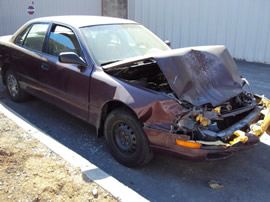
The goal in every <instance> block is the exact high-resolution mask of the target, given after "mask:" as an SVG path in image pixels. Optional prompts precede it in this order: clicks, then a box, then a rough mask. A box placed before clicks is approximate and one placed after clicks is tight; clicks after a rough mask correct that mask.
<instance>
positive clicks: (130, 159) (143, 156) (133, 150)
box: [104, 108, 153, 167]
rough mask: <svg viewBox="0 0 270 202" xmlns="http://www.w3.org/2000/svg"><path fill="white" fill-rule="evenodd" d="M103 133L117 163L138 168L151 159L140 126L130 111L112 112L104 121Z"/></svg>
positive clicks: (145, 138)
mask: <svg viewBox="0 0 270 202" xmlns="http://www.w3.org/2000/svg"><path fill="white" fill-rule="evenodd" d="M104 132H105V138H106V143H107V146H108V149H109V150H110V152H111V154H112V156H113V157H114V158H115V159H116V160H117V161H118V162H119V163H121V164H123V165H125V166H127V167H138V166H142V165H144V164H146V163H148V162H149V161H150V160H151V159H152V158H153V153H152V151H151V149H150V147H149V142H148V139H147V137H146V135H145V133H144V131H143V129H142V126H141V124H140V123H139V121H138V119H137V118H136V117H134V115H133V114H132V113H131V112H130V111H128V110H125V109H122V108H121V109H116V110H114V111H112V112H111V113H110V114H109V115H108V116H107V118H106V120H105V126H104Z"/></svg>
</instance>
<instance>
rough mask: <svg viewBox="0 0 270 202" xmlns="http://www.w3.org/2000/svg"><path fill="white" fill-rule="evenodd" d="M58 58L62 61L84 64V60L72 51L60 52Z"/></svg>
mask: <svg viewBox="0 0 270 202" xmlns="http://www.w3.org/2000/svg"><path fill="white" fill-rule="evenodd" d="M58 60H59V61H60V62H62V63H67V64H77V65H81V66H86V62H85V61H84V60H83V59H82V58H81V57H79V56H78V55H77V54H76V53H74V52H64V53H60V54H59V56H58Z"/></svg>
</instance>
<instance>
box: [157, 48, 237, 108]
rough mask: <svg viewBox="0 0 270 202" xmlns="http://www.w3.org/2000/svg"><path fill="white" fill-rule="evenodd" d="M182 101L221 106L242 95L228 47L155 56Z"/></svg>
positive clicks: (183, 49) (178, 51)
mask: <svg viewBox="0 0 270 202" xmlns="http://www.w3.org/2000/svg"><path fill="white" fill-rule="evenodd" d="M154 59H155V60H156V62H157V64H158V65H159V67H160V69H161V70H162V72H163V73H164V75H165V77H166V78H167V80H168V82H169V84H170V86H171V88H172V90H173V91H174V92H175V93H176V95H177V97H178V98H179V99H180V100H185V101H188V102H190V103H191V104H193V105H196V106H200V105H203V104H206V103H211V104H212V105H213V106H217V105H220V104H222V103H224V102H225V101H227V100H229V99H230V98H232V97H234V96H236V95H238V94H240V93H241V92H242V82H241V77H240V75H239V72H238V69H237V66H236V64H235V62H234V60H233V58H232V57H231V55H230V53H229V52H228V50H227V49H226V47H225V46H202V47H189V48H181V49H175V50H172V51H166V52H163V53H162V54H160V55H158V56H155V57H154Z"/></svg>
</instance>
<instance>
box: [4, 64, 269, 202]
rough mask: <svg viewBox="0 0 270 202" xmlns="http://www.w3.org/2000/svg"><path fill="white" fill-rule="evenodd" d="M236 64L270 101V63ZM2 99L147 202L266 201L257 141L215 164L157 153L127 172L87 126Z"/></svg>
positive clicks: (36, 103)
mask: <svg viewBox="0 0 270 202" xmlns="http://www.w3.org/2000/svg"><path fill="white" fill-rule="evenodd" d="M237 64H238V67H239V70H240V73H241V74H242V75H243V76H244V77H246V78H247V79H248V80H249V82H250V84H251V86H252V88H253V91H254V92H255V93H257V94H264V95H265V96H266V97H269V98H270V80H269V75H270V65H264V64H256V63H247V62H242V61H238V62H237ZM0 83H1V82H0ZM0 85H2V83H1V84H0ZM0 88H1V86H0ZM0 99H1V101H2V102H3V103H5V104H6V105H7V106H9V107H10V108H12V109H13V110H14V111H16V112H17V113H19V114H20V115H21V116H23V117H24V118H25V119H27V120H28V121H29V122H31V123H32V124H34V125H36V126H37V127H38V128H40V129H41V130H43V131H44V132H45V133H47V134H48V135H50V136H51V137H52V138H54V139H55V140H57V141H59V142H60V143H61V144H63V145H65V146H66V147H68V148H70V149H71V150H73V151H74V152H76V153H78V154H79V155H81V156H83V157H84V158H86V159H87V160H89V161H90V162H92V163H93V164H95V165H97V166H98V167H100V168H101V169H102V170H104V171H105V172H107V173H108V174H110V175H112V176H113V177H115V178H116V179H118V180H119V181H121V182H122V183H124V184H125V185H127V186H128V187H130V188H132V189H133V190H135V191H136V192H138V193H139V194H141V195H142V196H143V197H145V198H146V199H148V200H150V201H226V202H227V201H267V200H269V198H270V192H269V187H270V180H269V179H270V163H269V156H270V146H269V145H270V144H269V145H268V144H265V143H259V144H258V145H257V146H256V147H254V148H253V149H250V150H247V151H242V152H239V153H236V154H235V155H233V156H232V157H230V158H229V159H226V160H219V161H207V162H193V161H187V160H182V159H179V158H176V157H171V156H168V155H163V154H157V155H156V156H155V158H154V159H153V160H152V161H151V162H150V163H149V164H147V165H146V166H144V167H143V168H138V169H130V168H126V167H124V166H122V165H120V164H119V163H117V162H116V161H115V160H114V159H113V157H112V156H111V155H110V153H109V151H108V149H107V148H106V144H105V139H104V137H101V138H97V137H96V131H95V128H94V127H92V126H90V125H89V124H87V123H85V122H83V121H81V120H79V119H77V118H75V117H73V116H72V115H69V114H68V113H66V112H64V111H62V110H60V109H58V108H57V107H55V106H53V105H51V104H48V103H46V102H44V101H41V100H39V99H37V98H33V99H31V100H30V101H28V102H25V103H21V104H18V103H14V102H12V101H11V100H10V99H8V98H0ZM210 180H216V181H219V182H220V183H221V184H222V185H223V188H221V189H212V188H210V187H209V186H208V182H209V181H210Z"/></svg>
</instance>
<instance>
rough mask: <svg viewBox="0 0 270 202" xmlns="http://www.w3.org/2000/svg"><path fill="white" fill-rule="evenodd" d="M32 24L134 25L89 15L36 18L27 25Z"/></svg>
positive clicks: (78, 25)
mask: <svg viewBox="0 0 270 202" xmlns="http://www.w3.org/2000/svg"><path fill="white" fill-rule="evenodd" d="M33 22H55V23H63V24H68V25H71V26H73V27H77V28H80V27H86V26H93V25H105V24H128V23H136V22H134V21H132V20H126V19H121V18H114V17H104V16H89V15H65V16H50V17H42V18H36V19H33V20H31V21H29V23H33Z"/></svg>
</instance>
